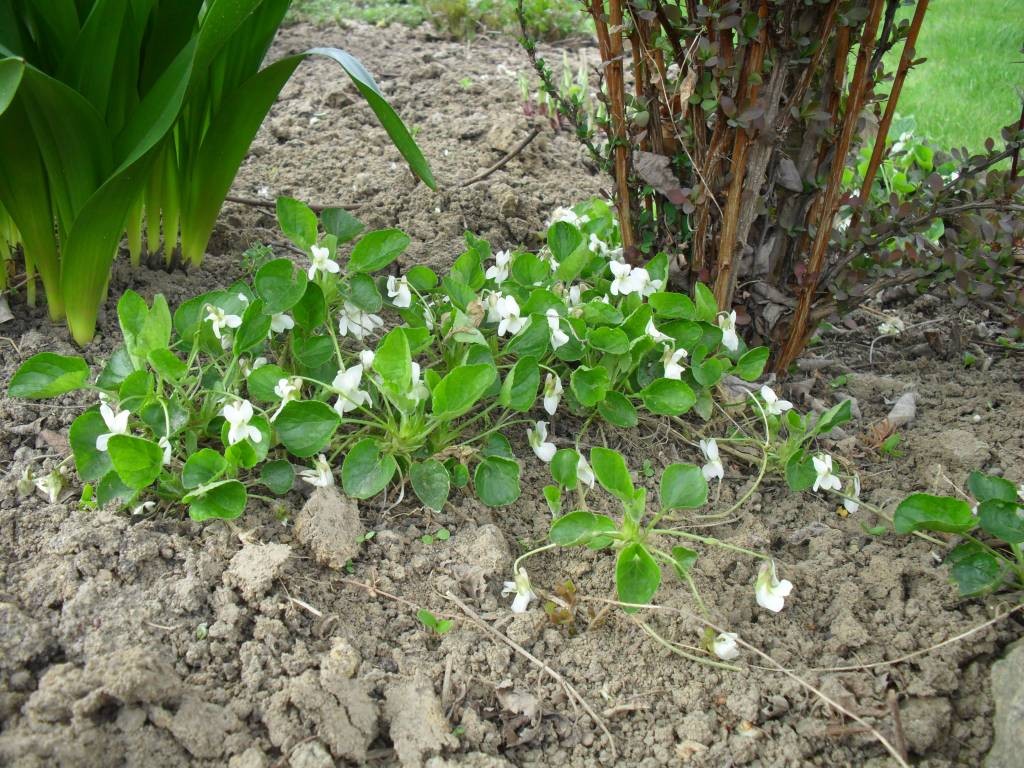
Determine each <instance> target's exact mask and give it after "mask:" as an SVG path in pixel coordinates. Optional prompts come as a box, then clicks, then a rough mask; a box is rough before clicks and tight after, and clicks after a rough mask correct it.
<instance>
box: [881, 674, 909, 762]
mask: <svg viewBox="0 0 1024 768" xmlns="http://www.w3.org/2000/svg"><path fill="white" fill-rule="evenodd" d="M885 701H886V704H887V705H888V706H889V714H890V716H891V717H892V740H893V741H894V742H896V749H898V750H899V753H900V756H901V757H902V758H903V759H904V760H907V759H908V755H907V738H906V736H904V734H903V719H902V718H901V717H900V700H899V694H897V693H896V690H895V689H894V688H890V689H889V692H888V693H887V694H886V696H885Z"/></svg>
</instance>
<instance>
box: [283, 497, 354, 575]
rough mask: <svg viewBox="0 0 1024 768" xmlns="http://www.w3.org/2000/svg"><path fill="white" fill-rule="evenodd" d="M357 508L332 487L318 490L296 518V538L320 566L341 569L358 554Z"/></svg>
mask: <svg viewBox="0 0 1024 768" xmlns="http://www.w3.org/2000/svg"><path fill="white" fill-rule="evenodd" d="M362 535H363V524H362V522H360V520H359V508H358V507H357V506H356V504H355V502H354V501H352V500H351V499H349V498H347V497H345V496H342V495H341V492H340V491H339V490H338V489H337V488H336V487H334V486H330V487H327V488H317V489H316V490H315V491H313V495H312V496H310V497H309V501H307V502H306V504H305V506H303V508H302V509H301V510H300V512H299V514H298V515H297V516H296V517H295V538H296V539H298V540H299V541H300V542H301V543H302V544H305V545H306V546H307V547H309V549H310V550H311V551H312V552H313V557H315V558H316V560H317V562H318V563H320V564H321V565H326V566H327V567H328V568H334V569H335V570H341V569H343V568H344V567H345V564H346V563H348V562H349V560H351V559H352V558H354V557H355V556H356V554H358V552H359V544H358V542H357V539H359V537H360V536H362Z"/></svg>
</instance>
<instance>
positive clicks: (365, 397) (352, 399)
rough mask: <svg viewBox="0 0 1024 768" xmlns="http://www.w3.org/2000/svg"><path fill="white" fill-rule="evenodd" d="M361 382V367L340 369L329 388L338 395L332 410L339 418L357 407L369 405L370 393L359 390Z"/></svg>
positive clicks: (354, 366)
mask: <svg viewBox="0 0 1024 768" xmlns="http://www.w3.org/2000/svg"><path fill="white" fill-rule="evenodd" d="M362 381H363V366H362V365H353V366H351V367H350V368H342V369H341V370H340V371H338V374H337V375H336V376H335V377H334V381H333V382H332V383H331V387H332V388H333V389H334V391H335V392H337V393H338V399H337V400H336V401H335V402H334V410H335V411H337V413H338V415H339V416H344V415H345V414H346V413H348V412H349V411H354V410H355V409H356V408H358V407H359V406H361V405H367V404H369V403H370V393H369V392H367V391H366V390H364V389H360V388H359V385H360V383H362Z"/></svg>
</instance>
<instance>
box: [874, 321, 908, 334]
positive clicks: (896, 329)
mask: <svg viewBox="0 0 1024 768" xmlns="http://www.w3.org/2000/svg"><path fill="white" fill-rule="evenodd" d="M905 330H907V326H906V323H904V322H903V320H901V319H900V318H898V317H890V318H887V319H886V320H884V321H883V322H882V323H881V324H879V326H878V332H879V333H880V334H882V335H883V336H899V335H900V334H901V333H903V332H904V331H905Z"/></svg>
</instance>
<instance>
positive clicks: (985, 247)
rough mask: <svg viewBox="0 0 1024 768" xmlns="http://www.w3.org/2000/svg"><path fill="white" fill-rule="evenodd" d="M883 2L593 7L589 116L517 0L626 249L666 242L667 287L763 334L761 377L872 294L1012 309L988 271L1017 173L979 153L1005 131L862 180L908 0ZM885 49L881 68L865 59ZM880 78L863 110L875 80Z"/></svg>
mask: <svg viewBox="0 0 1024 768" xmlns="http://www.w3.org/2000/svg"><path fill="white" fill-rule="evenodd" d="M899 5H900V4H899V3H897V2H892V1H890V2H886V0H856V1H855V2H840V0H813V2H797V1H795V0H728V1H727V2H722V3H713V4H712V3H699V2H688V3H685V4H683V3H680V4H670V3H661V2H655V3H653V4H649V5H648V4H638V3H623V2H621V0H602V2H595V3H593V4H591V5H590V7H589V10H590V13H591V16H592V19H593V22H594V26H595V29H596V32H597V39H598V43H599V47H600V53H601V59H602V67H601V69H600V82H601V87H600V89H599V90H600V91H601V93H600V98H601V99H603V100H604V101H605V102H606V103H607V110H608V118H607V120H602V119H600V116H599V115H597V114H596V113H595V112H593V111H588V110H586V109H583V108H581V104H582V102H581V101H580V100H577V99H570V98H564V97H562V96H561V95H560V92H559V90H560V89H559V86H558V83H557V82H556V78H555V77H554V75H553V74H552V71H551V68H550V67H549V66H548V64H547V63H546V62H545V61H544V60H543V59H541V58H539V57H538V56H537V51H536V46H535V44H534V42H533V40H532V39H531V36H530V34H529V30H528V27H527V24H526V19H525V16H524V13H523V4H522V2H520V3H519V8H520V17H521V21H522V24H523V26H522V29H523V37H524V45H525V47H526V49H527V51H528V53H529V54H530V56H531V58H532V60H533V62H534V65H535V68H536V70H537V72H538V73H539V75H540V77H541V80H542V84H543V86H544V88H545V90H546V91H547V92H548V94H549V96H550V97H551V98H552V100H553V101H554V102H555V103H556V104H557V105H558V106H559V109H560V111H561V112H562V114H563V115H564V117H565V118H566V119H567V120H569V121H570V122H571V123H572V124H573V125H574V126H575V128H576V132H577V135H578V136H579V138H580V140H581V141H582V142H583V143H584V144H585V145H586V146H587V148H588V149H589V151H590V152H591V154H592V155H593V157H594V159H595V161H596V162H597V163H598V164H599V165H600V166H601V167H602V168H604V169H605V170H606V171H607V172H608V173H609V174H610V175H611V176H612V177H613V179H614V184H615V203H616V207H617V215H618V218H619V221H620V224H621V229H622V235H623V241H624V245H625V248H626V253H627V258H628V259H629V260H630V261H632V262H637V263H638V262H639V259H640V258H641V255H642V254H652V253H657V252H658V251H659V250H663V251H665V252H668V253H670V254H671V255H672V257H673V258H672V276H673V279H674V280H676V281H678V282H680V283H681V284H683V285H685V286H693V285H694V284H696V283H697V282H698V281H704V282H708V283H710V284H711V285H712V286H713V292H714V296H715V300H716V302H717V305H718V308H719V309H720V310H732V309H734V308H735V309H738V310H740V311H739V315H740V318H741V321H744V324H745V325H747V326H748V328H747V331H746V333H747V334H748V335H749V336H750V337H751V338H752V339H761V340H764V341H766V342H768V343H770V344H771V346H772V348H773V350H774V351H775V353H776V354H775V359H774V367H775V369H776V370H779V371H782V370H785V369H786V368H787V367H788V366H789V364H790V363H791V362H792V361H793V360H794V358H795V357H796V355H797V354H799V352H800V351H801V350H802V348H803V346H804V345H805V344H806V342H807V340H808V339H809V337H810V335H811V333H812V331H813V329H814V327H815V326H816V325H817V321H818V320H820V319H822V318H824V317H825V316H827V315H829V314H831V313H834V312H836V311H837V310H840V311H841V310H843V309H848V308H849V307H851V306H853V305H855V304H856V303H857V302H859V301H863V300H864V298H866V297H867V296H870V295H873V294H875V293H877V292H878V291H879V290H881V289H882V288H885V287H888V286H893V285H898V284H903V283H908V282H913V281H917V280H921V279H928V278H931V277H932V276H934V275H936V274H938V275H939V276H944V275H950V276H953V277H955V281H956V283H957V284H958V285H959V286H961V287H962V288H965V289H974V290H977V291H978V292H981V293H983V294H985V295H992V294H993V293H1001V295H1003V296H1004V297H1005V298H1007V299H1008V300H1009V303H1010V304H1011V305H1014V306H1017V307H1018V308H1019V306H1020V301H1021V296H1020V288H1019V281H1017V280H1016V279H1015V278H1010V279H1007V275H1006V272H1007V269H1008V268H1009V267H1010V266H1012V264H1013V248H1014V247H1015V246H1014V242H1015V240H1019V239H1020V237H1021V235H1022V234H1024V220H1022V219H1021V217H1020V216H1019V215H1015V214H1019V212H1020V211H1022V210H1024V200H1022V197H1021V185H1022V182H1021V180H1020V179H1018V178H1016V176H1015V166H1014V167H1013V168H1011V169H1010V170H1009V171H1007V170H1001V169H1000V166H999V165H998V164H999V163H1000V161H1003V160H1005V159H1006V158H1008V157H1011V156H1014V157H1015V156H1016V155H1017V154H1018V153H1019V150H1020V146H1021V143H1022V136H1024V124H1021V123H1017V124H1015V125H1013V126H1009V127H1008V128H1007V129H1006V130H1004V132H1003V139H1004V141H1005V145H1004V146H1002V147H996V145H995V144H994V143H990V144H989V146H988V149H987V151H986V153H984V154H982V155H978V156H973V157H972V156H969V155H968V154H967V153H966V152H962V151H958V150H954V151H952V152H951V153H950V154H949V155H948V156H943V157H939V156H937V155H933V156H932V157H931V158H928V155H929V154H930V153H929V152H928V151H927V149H926V148H925V149H922V150H921V151H920V153H918V154H917V155H916V158H915V160H921V161H922V162H921V163H919V164H918V163H916V162H915V166H916V167H915V168H914V171H913V174H912V175H913V176H914V177H915V178H914V179H911V178H910V177H909V176H906V173H905V176H906V178H904V179H903V180H902V181H903V183H901V184H900V185H899V186H900V189H897V190H895V191H894V193H893V194H888V193H887V191H886V190H884V186H883V187H879V186H878V184H877V181H876V178H877V172H878V170H879V166H880V164H881V162H882V160H883V157H884V155H885V151H886V150H887V148H888V149H891V148H892V146H893V145H892V144H890V143H889V142H888V141H887V137H888V132H889V128H890V125H891V121H892V119H893V115H894V110H895V107H896V104H897V100H898V97H899V92H900V89H901V87H902V83H903V81H904V78H905V76H906V73H907V71H908V69H909V68H910V66H911V64H912V63H913V61H914V45H915V42H916V39H917V35H918V32H919V30H920V28H921V24H922V22H923V19H924V15H925V10H926V8H927V5H928V4H927V2H924V1H923V0H922V1H921V2H918V3H916V7H915V12H914V16H913V19H912V20H910V21H899V22H898V21H897V20H896V10H897V7H898V6H899ZM883 11H884V12H883ZM901 43H902V46H903V47H902V55H901V56H900V61H899V65H898V67H897V69H896V71H895V73H888V72H886V71H885V69H884V66H883V54H884V53H885V52H886V51H887V50H889V49H891V48H893V47H894V46H897V45H899V44H901ZM890 74H891V75H892V79H891V82H892V86H891V90H890V93H889V96H888V98H887V99H886V100H885V105H884V109H882V102H881V100H880V95H879V93H878V92H879V91H880V87H879V86H881V85H882V84H883V83H884V82H887V81H889V78H890ZM871 110H877V111H879V112H880V114H879V115H878V116H877V139H876V141H875V144H874V151H873V152H872V153H871V154H870V155H869V156H868V158H867V162H866V164H865V165H864V167H863V169H862V170H861V171H860V181H861V184H860V186H859V187H858V188H849V187H847V188H846V189H844V184H843V182H844V171H845V170H846V167H847V163H848V161H849V160H850V158H856V151H857V148H858V145H860V144H861V143H862V142H863V141H864V138H865V136H866V135H867V134H869V133H870V132H871V129H870V128H869V127H868V125H869V123H870V122H871V119H870V112H871ZM895 154H896V155H899V154H900V153H899V152H896V153H895ZM926 158H927V162H925V160H926ZM898 159H899V158H895V157H894V158H893V160H894V161H896V160H898ZM854 162H856V160H854ZM947 163H952V167H953V170H952V171H951V173H950V175H949V176H947V178H946V179H944V178H943V176H942V174H941V173H939V172H938V169H939V168H940V167H941V166H943V165H945V164H947ZM929 164H930V165H932V167H931V168H927V169H926V168H925V166H927V165H929ZM892 181H893V180H892V179H887V178H883V180H882V182H881V184H882V185H885V184H890V183H891V182H892ZM850 182H851V180H850V179H847V183H848V184H849V183H850ZM883 192H885V193H883ZM938 220H941V221H942V223H943V233H942V236H941V242H939V243H938V244H936V241H935V239H934V232H935V227H936V221H938ZM838 223H845V224H846V226H845V228H841V227H839V226H837V224H838ZM738 286H742V288H739V289H738ZM826 289H828V290H826Z"/></svg>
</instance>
